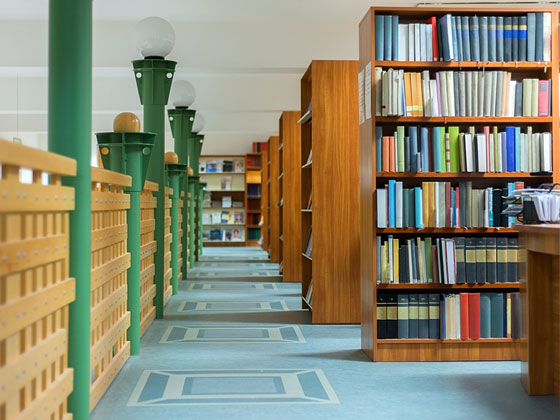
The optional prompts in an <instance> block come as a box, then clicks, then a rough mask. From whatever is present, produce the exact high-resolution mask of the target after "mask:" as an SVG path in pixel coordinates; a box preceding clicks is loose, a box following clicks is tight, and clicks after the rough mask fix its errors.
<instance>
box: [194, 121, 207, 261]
mask: <svg viewBox="0 0 560 420" xmlns="http://www.w3.org/2000/svg"><path fill="white" fill-rule="evenodd" d="M195 129H198V127H197V126H196V125H195V127H194V128H193V131H194V132H195V133H197V134H196V135H194V136H193V138H194V149H195V150H194V155H195V161H196V166H195V167H193V170H194V174H195V175H198V174H199V169H198V164H199V161H200V152H201V151H202V145H203V144H204V136H203V135H201V134H198V132H199V131H200V130H196V131H195ZM201 129H202V127H201ZM204 185H205V186H206V183H204ZM203 199H204V192H203V191H202V188H201V184H200V177H199V178H198V184H197V185H196V197H195V200H196V203H197V204H196V206H195V207H196V209H197V213H196V222H195V226H196V228H195V229H196V232H195V236H196V248H195V259H196V260H197V261H198V257H200V255H202V201H203Z"/></svg>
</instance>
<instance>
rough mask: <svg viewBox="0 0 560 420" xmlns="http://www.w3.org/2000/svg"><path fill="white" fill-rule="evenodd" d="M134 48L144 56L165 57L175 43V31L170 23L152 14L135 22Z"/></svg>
mask: <svg viewBox="0 0 560 420" xmlns="http://www.w3.org/2000/svg"><path fill="white" fill-rule="evenodd" d="M133 38H134V43H135V44H136V48H138V51H139V52H140V54H142V56H143V57H144V58H165V57H166V56H167V55H168V54H169V53H170V52H171V50H172V49H173V46H174V45H175V31H174V30H173V27H172V26H171V24H170V23H169V22H168V21H166V20H165V19H162V18H160V17H156V16H152V17H148V18H146V19H142V20H141V21H140V22H138V23H137V24H136V27H135V28H134V32H133Z"/></svg>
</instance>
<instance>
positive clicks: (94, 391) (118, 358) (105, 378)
mask: <svg viewBox="0 0 560 420" xmlns="http://www.w3.org/2000/svg"><path fill="white" fill-rule="evenodd" d="M129 357H130V341H127V342H126V343H125V344H124V346H123V347H122V348H121V349H120V350H119V352H118V353H117V354H116V355H115V357H113V359H112V360H111V363H109V365H108V366H106V367H105V369H104V370H103V373H102V374H101V375H100V376H99V378H97V380H96V381H95V382H94V383H93V385H92V386H91V391H90V395H89V401H90V411H91V410H93V409H94V408H95V406H96V405H97V403H98V402H99V400H100V399H101V397H102V396H103V394H105V391H107V389H108V388H109V386H110V385H111V383H113V380H114V379H115V377H116V376H117V374H118V373H119V372H120V370H121V369H122V367H123V366H124V364H125V362H126V361H127V360H128V358H129Z"/></svg>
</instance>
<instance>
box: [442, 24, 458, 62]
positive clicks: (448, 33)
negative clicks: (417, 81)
mask: <svg viewBox="0 0 560 420" xmlns="http://www.w3.org/2000/svg"><path fill="white" fill-rule="evenodd" d="M451 17H452V16H451V15H450V14H449V13H448V14H446V15H444V16H442V17H440V18H439V19H438V24H439V25H440V28H441V41H442V44H441V47H442V50H443V61H452V60H455V56H454V55H453V24H452V23H451Z"/></svg>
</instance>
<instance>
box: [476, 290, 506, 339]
mask: <svg viewBox="0 0 560 420" xmlns="http://www.w3.org/2000/svg"><path fill="white" fill-rule="evenodd" d="M490 308H491V309H490V311H491V315H490V319H491V321H490V322H491V327H490V337H492V338H504V337H505V334H504V320H505V316H504V314H505V312H504V294H503V293H490ZM481 338H482V335H481Z"/></svg>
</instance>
